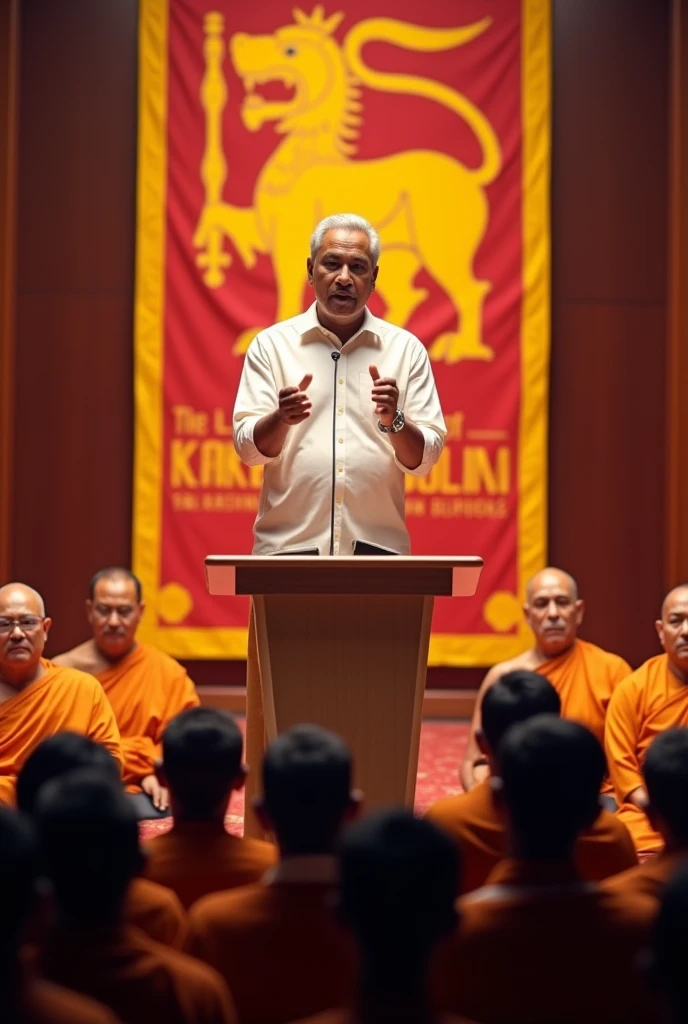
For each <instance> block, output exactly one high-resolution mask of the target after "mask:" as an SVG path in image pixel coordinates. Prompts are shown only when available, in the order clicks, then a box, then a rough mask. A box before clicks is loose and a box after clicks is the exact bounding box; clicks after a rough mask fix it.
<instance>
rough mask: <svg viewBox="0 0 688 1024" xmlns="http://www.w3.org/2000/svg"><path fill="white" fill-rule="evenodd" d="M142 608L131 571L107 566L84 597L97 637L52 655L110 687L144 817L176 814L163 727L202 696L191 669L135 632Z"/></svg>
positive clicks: (128, 776)
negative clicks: (159, 765)
mask: <svg viewBox="0 0 688 1024" xmlns="http://www.w3.org/2000/svg"><path fill="white" fill-rule="evenodd" d="M144 610H145V604H144V602H143V595H142V593H141V582H140V580H139V579H138V577H137V576H135V575H134V573H133V572H130V571H129V569H125V568H123V567H122V566H112V567H110V568H108V569H101V570H100V571H99V572H97V573H96V574H95V576H94V577H93V579H92V580H91V583H90V587H89V595H88V600H87V601H86V618H87V620H88V624H89V626H90V628H91V633H92V637H91V639H89V640H86V642H85V643H83V644H80V645H79V646H78V647H74V648H72V650H71V651H67V652H66V653H65V654H60V655H59V656H58V657H57V658H55V659H54V664H56V665H68V666H71V667H72V668H78V669H81V670H82V671H83V672H90V673H91V674H92V675H94V676H95V677H96V679H97V680H98V681H99V682H100V684H101V685H102V687H103V689H104V690H105V693H106V694H107V698H108V700H109V701H110V703H111V704H112V708H113V710H114V712H115V718H116V719H117V725H118V727H119V731H120V735H121V738H122V740H121V742H122V756H123V759H124V782H125V785H126V787H127V791H128V792H129V793H130V794H131V798H132V801H133V803H134V806H135V808H136V812H137V814H138V816H139V818H141V819H146V818H160V817H167V816H168V815H169V814H171V811H170V801H169V794H168V792H167V790H166V789H165V788H164V787H163V786H162V785H161V784H160V782H159V781H158V779H157V777H156V774H155V766H156V762H157V761H158V760H159V759H160V757H161V756H162V748H161V745H160V744H161V741H162V735H163V733H164V731H165V729H166V728H167V726H168V725H169V723H170V722H171V721H172V719H173V718H174V717H175V716H176V715H178V714H180V712H182V711H186V710H188V708H193V707H196V706H197V705H198V704H200V701H199V699H198V694H197V693H196V688H195V686H194V684H193V683H192V682H191V680H190V679H189V676H188V674H187V672H186V669H185V668H184V667H183V666H182V665H180V664H179V662H178V661H175V660H174V658H171V657H170V656H169V654H165V653H164V652H163V651H159V650H158V649H157V648H156V647H152V646H151V645H150V644H143V643H141V642H140V641H139V640H138V639H137V637H136V631H137V629H138V626H139V623H140V621H141V618H142V616H143V613H144Z"/></svg>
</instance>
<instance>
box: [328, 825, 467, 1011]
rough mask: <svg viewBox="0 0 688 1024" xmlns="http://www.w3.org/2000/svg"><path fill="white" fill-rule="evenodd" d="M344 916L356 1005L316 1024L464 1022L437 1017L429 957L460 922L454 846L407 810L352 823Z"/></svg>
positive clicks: (344, 863)
mask: <svg viewBox="0 0 688 1024" xmlns="http://www.w3.org/2000/svg"><path fill="white" fill-rule="evenodd" d="M340 862H341V899H340V904H339V913H340V917H341V919H342V922H343V924H344V926H345V927H346V928H347V929H349V930H350V931H351V933H352V934H353V936H354V938H355V940H356V945H357V947H358V953H359V963H360V976H359V981H358V991H357V993H356V996H355V998H354V1000H353V1001H352V1005H351V1006H350V1007H347V1008H344V1009H336V1010H329V1011H326V1012H325V1013H322V1014H318V1016H317V1017H311V1018H310V1024H398V1022H399V1021H404V1022H405V1024H430V1022H431V1021H433V1020H435V1021H437V1024H442V1022H443V1021H444V1024H450V1022H452V1021H453V1022H455V1024H460V1021H461V1020H463V1019H464V1018H459V1017H449V1016H445V1017H444V1018H438V1017H436V1016H435V1015H434V1013H433V1012H432V1007H431V1002H430V994H429V990H428V987H429V986H428V971H429V963H430V957H431V954H432V953H433V951H434V949H435V947H436V946H437V943H438V942H439V941H440V939H442V938H443V937H445V936H447V935H448V934H449V933H451V932H452V931H453V930H454V929H455V927H456V921H457V916H456V910H455V908H454V902H455V897H454V894H455V892H456V889H457V884H458V882H457V877H456V876H457V869H458V864H457V860H456V851H455V849H454V847H453V845H452V843H451V841H450V840H449V839H448V838H447V836H445V835H444V833H443V832H441V831H440V830H439V829H437V828H435V826H434V825H432V824H430V822H428V821H419V820H418V819H417V818H414V816H413V814H411V813H410V812H409V811H402V810H387V811H379V812H377V813H376V814H372V815H370V816H369V817H367V818H365V819H364V820H363V821H361V822H360V823H357V824H355V825H352V827H351V828H350V829H349V830H348V831H347V833H346V834H345V836H344V838H343V841H342V844H341V856H340Z"/></svg>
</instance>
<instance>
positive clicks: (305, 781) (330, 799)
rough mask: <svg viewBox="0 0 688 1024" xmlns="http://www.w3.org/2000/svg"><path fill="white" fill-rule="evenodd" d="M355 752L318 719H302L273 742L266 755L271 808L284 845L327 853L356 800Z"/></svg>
mask: <svg viewBox="0 0 688 1024" xmlns="http://www.w3.org/2000/svg"><path fill="white" fill-rule="evenodd" d="M351 773H352V764H351V753H350V751H349V748H348V747H347V746H346V744H345V743H344V741H343V740H342V739H340V738H339V736H336V735H335V734H334V733H332V732H328V730H327V729H322V728H321V727H320V726H317V725H297V726H295V727H294V728H293V729H289V730H288V732H285V733H283V734H282V735H281V736H278V737H277V739H276V740H273V742H272V743H271V744H270V745H269V747H268V749H267V751H266V753H265V758H264V761H263V794H264V803H265V807H266V810H267V812H268V814H269V816H270V819H271V821H272V824H273V826H274V829H275V834H276V836H277V839H278V841H279V843H280V846H281V848H282V850H283V851H288V852H289V853H292V854H298V853H304V854H307V853H327V852H329V851H330V850H331V849H332V845H333V843H334V841H335V838H336V836H337V833H338V831H339V828H340V827H341V824H342V821H343V818H344V815H345V813H346V810H347V808H348V807H349V806H350V803H351Z"/></svg>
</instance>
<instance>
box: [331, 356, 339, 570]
mask: <svg viewBox="0 0 688 1024" xmlns="http://www.w3.org/2000/svg"><path fill="white" fill-rule="evenodd" d="M330 355H331V356H332V362H333V364H334V377H333V389H332V502H331V505H330V554H331V555H333V554H334V488H335V476H336V467H335V461H336V458H337V438H336V433H337V363H338V362H339V359H340V356H341V352H338V351H337V349H336V348H335V349H333V350H332V352H330Z"/></svg>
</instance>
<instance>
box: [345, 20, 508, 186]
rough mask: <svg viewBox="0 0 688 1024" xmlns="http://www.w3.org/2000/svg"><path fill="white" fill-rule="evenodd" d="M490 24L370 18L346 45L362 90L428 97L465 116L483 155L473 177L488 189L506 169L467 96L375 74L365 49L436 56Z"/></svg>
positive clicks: (491, 133) (489, 127)
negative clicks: (380, 45)
mask: <svg viewBox="0 0 688 1024" xmlns="http://www.w3.org/2000/svg"><path fill="white" fill-rule="evenodd" d="M491 24H492V18H483V19H482V21H477V22H476V23H475V24H474V25H465V26H463V27H462V28H425V27H423V26H421V25H411V24H409V23H408V22H405V21H397V20H396V19H395V18H367V19H366V20H365V21H361V22H359V23H358V24H357V25H354V27H353V28H352V29H351V30H350V31H349V32H348V33H347V36H346V39H345V40H344V44H343V49H344V56H345V58H346V61H347V63H348V65H349V70H350V71H351V73H352V74H353V75H355V76H356V77H357V78H358V79H359V80H360V81H361V82H362V84H363V85H367V86H370V87H371V88H373V89H379V90H381V91H383V92H399V93H407V94H411V95H414V96H425V97H427V98H428V99H431V100H435V101H436V102H437V103H441V104H442V105H443V106H445V107H448V108H449V109H450V110H453V111H454V113H456V114H458V115H459V116H460V117H463V119H464V120H465V121H466V122H467V123H468V124H469V125H470V127H471V128H472V129H473V131H474V132H475V134H476V136H477V138H478V141H479V142H480V145H481V147H482V150H483V162H482V165H481V166H480V167H479V168H477V169H476V170H475V171H474V172H473V173H474V174H475V177H476V180H477V181H478V182H479V184H481V185H489V183H490V182H491V181H494V179H495V178H496V177H497V175H498V174H499V172H500V170H501V168H502V154H501V149H500V145H499V140H498V139H497V136H496V134H495V132H494V130H493V128H492V125H491V124H490V122H489V121H488V120H487V118H486V117H485V115H484V114H483V113H482V112H481V111H480V110H478V109H477V107H475V106H474V105H473V104H472V103H471V102H470V101H469V100H467V99H466V98H465V96H462V95H461V94H460V93H458V92H455V90H454V89H450V88H449V86H448V85H444V84H443V83H442V82H435V81H432V80H431V79H429V78H419V77H417V76H416V75H403V74H389V73H387V72H383V71H374V70H373V69H372V68H369V67H368V66H367V65H366V64H365V63H364V62H363V58H362V57H361V50H362V48H363V46H364V45H365V44H366V43H369V42H373V41H376V42H385V43H392V44H394V45H396V46H401V47H403V48H404V49H406V50H417V51H420V52H423V53H437V52H438V51H439V50H450V49H453V48H454V47H455V46H461V45H462V44H464V43H469V42H470V41H471V40H472V39H475V38H476V36H479V35H481V34H482V33H483V32H484V31H485V29H487V28H489V26H490V25H491Z"/></svg>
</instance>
